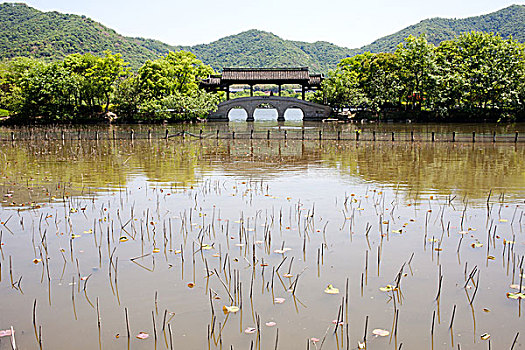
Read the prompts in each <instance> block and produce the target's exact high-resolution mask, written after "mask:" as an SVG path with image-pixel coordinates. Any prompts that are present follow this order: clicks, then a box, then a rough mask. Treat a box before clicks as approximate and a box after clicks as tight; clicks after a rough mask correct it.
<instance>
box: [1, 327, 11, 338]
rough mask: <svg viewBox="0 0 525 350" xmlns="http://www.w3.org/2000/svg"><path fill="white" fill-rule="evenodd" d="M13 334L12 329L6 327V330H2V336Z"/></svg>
mask: <svg viewBox="0 0 525 350" xmlns="http://www.w3.org/2000/svg"><path fill="white" fill-rule="evenodd" d="M11 334H12V332H11V330H10V329H6V330H4V331H0V338H2V337H10V336H11Z"/></svg>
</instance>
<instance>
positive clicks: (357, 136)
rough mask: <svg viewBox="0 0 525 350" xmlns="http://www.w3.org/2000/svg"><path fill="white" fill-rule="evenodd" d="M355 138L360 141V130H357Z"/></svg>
mask: <svg viewBox="0 0 525 350" xmlns="http://www.w3.org/2000/svg"><path fill="white" fill-rule="evenodd" d="M355 140H356V141H359V130H356V131H355Z"/></svg>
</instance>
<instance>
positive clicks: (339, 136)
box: [337, 130, 341, 141]
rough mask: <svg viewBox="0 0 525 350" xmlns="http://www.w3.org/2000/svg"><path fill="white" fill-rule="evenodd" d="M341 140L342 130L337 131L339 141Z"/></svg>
mask: <svg viewBox="0 0 525 350" xmlns="http://www.w3.org/2000/svg"><path fill="white" fill-rule="evenodd" d="M340 140H341V130H338V131H337V141H340Z"/></svg>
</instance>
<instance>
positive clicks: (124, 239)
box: [118, 236, 128, 242]
mask: <svg viewBox="0 0 525 350" xmlns="http://www.w3.org/2000/svg"><path fill="white" fill-rule="evenodd" d="M118 240H119V241H121V242H127V241H128V237H126V236H122V237H120V238H119V239H118Z"/></svg>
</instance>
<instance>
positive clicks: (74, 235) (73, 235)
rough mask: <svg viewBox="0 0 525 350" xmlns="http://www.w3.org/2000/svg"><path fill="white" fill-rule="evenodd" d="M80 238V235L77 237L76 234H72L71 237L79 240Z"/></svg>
mask: <svg viewBox="0 0 525 350" xmlns="http://www.w3.org/2000/svg"><path fill="white" fill-rule="evenodd" d="M80 237H81V236H80V235H77V234H72V235H71V238H80Z"/></svg>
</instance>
